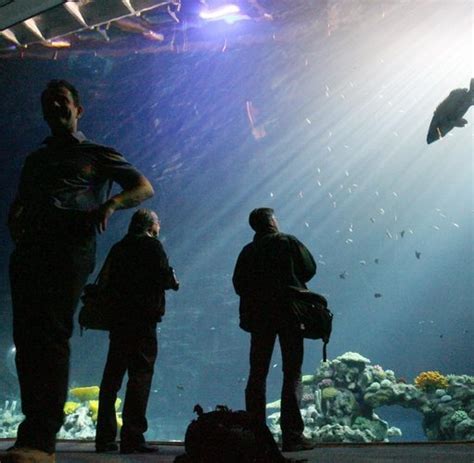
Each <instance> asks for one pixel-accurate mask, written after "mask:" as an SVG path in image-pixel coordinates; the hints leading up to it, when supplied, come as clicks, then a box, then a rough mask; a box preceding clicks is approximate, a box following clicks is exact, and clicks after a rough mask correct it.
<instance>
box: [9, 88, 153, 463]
mask: <svg viewBox="0 0 474 463" xmlns="http://www.w3.org/2000/svg"><path fill="white" fill-rule="evenodd" d="M41 104H42V109H43V116H44V119H45V120H46V122H47V123H48V125H49V127H50V129H51V136H49V137H48V138H46V139H45V140H44V142H43V145H42V146H41V147H40V148H39V149H38V150H37V151H35V152H33V153H31V154H30V155H29V156H28V157H27V158H26V160H25V163H24V166H23V169H22V171H21V177H20V184H19V187H18V193H17V196H16V198H15V201H14V202H13V204H12V206H11V208H10V212H9V217H8V225H9V229H10V233H11V236H12V239H13V241H14V242H15V250H14V251H13V253H12V256H11V259H10V283H11V291H12V304H13V338H14V342H15V346H16V366H17V371H18V380H19V383H20V393H21V403H22V411H23V414H24V415H25V419H24V420H23V422H22V423H21V424H20V427H19V428H18V434H17V440H16V443H15V445H14V447H13V448H12V449H10V451H9V453H8V455H7V456H5V457H3V459H2V462H5V463H7V462H15V463H22V462H28V463H43V462H44V463H49V462H54V461H55V455H54V452H55V443H56V433H57V432H58V431H59V429H60V427H61V425H62V423H63V416H64V413H63V407H64V403H65V400H66V397H67V388H68V375H69V353H70V351H69V338H70V337H71V334H72V329H73V316H74V310H75V307H76V305H77V302H78V299H79V296H80V294H81V292H82V288H83V286H84V284H85V283H86V280H87V277H88V275H89V274H90V273H91V272H92V270H93V268H94V264H95V246H96V244H95V243H96V241H95V233H96V231H99V233H101V232H103V231H104V230H105V229H106V227H107V223H108V220H109V218H110V216H111V215H112V214H113V213H114V212H115V211H116V210H118V209H126V208H130V207H134V206H137V205H138V204H140V203H141V202H142V201H143V200H145V199H147V198H149V197H151V196H152V195H153V193H154V192H153V188H152V186H151V184H150V182H149V181H148V180H147V179H146V177H144V176H143V175H142V174H141V173H140V172H139V171H138V170H137V169H135V168H134V167H133V166H132V165H131V164H130V163H129V162H127V161H126V160H125V159H124V157H123V156H122V155H121V154H120V153H118V152H117V151H115V150H114V149H112V148H108V147H105V146H101V145H97V144H95V143H92V142H91V141H88V140H87V139H86V137H85V136H84V135H83V134H82V133H81V132H78V131H77V126H78V120H79V118H80V117H81V116H82V114H83V111H84V110H83V107H82V106H81V104H80V101H79V94H78V92H77V90H76V89H75V88H74V86H73V85H71V84H70V83H69V82H67V81H64V80H53V81H50V82H49V83H48V85H47V88H46V89H45V90H44V91H43V93H42V95H41ZM112 182H117V183H118V184H119V185H120V187H121V188H122V191H121V192H120V193H118V194H116V195H115V196H112V197H109V196H110V188H111V185H112Z"/></svg>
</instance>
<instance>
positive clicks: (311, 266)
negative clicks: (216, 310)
mask: <svg viewBox="0 0 474 463" xmlns="http://www.w3.org/2000/svg"><path fill="white" fill-rule="evenodd" d="M315 273H316V262H315V261H314V258H313V256H312V255H311V253H310V252H309V250H308V249H307V248H306V247H305V246H304V244H303V243H301V242H300V241H299V240H298V239H297V238H296V237H294V236H292V235H287V234H285V233H279V232H269V233H262V234H260V233H256V234H255V236H254V239H253V242H252V243H249V244H247V245H246V246H244V248H243V249H242V251H241V252H240V254H239V257H238V259H237V263H236V265H235V270H234V275H233V278H232V281H233V284H234V288H235V291H236V293H237V294H238V295H239V296H240V317H241V320H240V322H241V328H242V329H244V330H246V331H249V330H250V331H253V330H254V329H256V328H259V327H263V326H265V325H273V324H275V323H278V322H279V321H280V320H281V317H282V313H281V311H284V310H285V301H286V296H287V288H288V286H297V287H300V288H305V287H306V286H305V283H307V282H308V281H309V280H310V279H311V278H312V277H313V276H314V275H315Z"/></svg>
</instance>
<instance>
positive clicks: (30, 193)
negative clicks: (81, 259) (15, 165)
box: [17, 132, 141, 242]
mask: <svg viewBox="0 0 474 463" xmlns="http://www.w3.org/2000/svg"><path fill="white" fill-rule="evenodd" d="M43 145H44V146H42V147H41V148H39V149H38V150H36V151H34V152H33V153H31V154H30V155H29V156H28V157H27V158H26V160H25V164H24V166H23V169H22V172H21V177H20V184H19V188H18V197H17V198H18V200H19V201H20V203H21V204H22V205H23V206H24V208H25V209H24V211H23V213H22V215H21V218H20V220H21V221H22V222H23V228H24V229H25V233H24V235H23V238H22V240H21V242H31V241H33V242H38V241H49V240H55V241H57V240H58V239H60V240H66V241H69V240H72V241H74V240H80V239H83V238H87V237H91V236H93V235H94V234H95V230H94V227H93V224H92V221H91V214H90V212H91V211H93V210H95V209H97V208H98V207H99V206H100V205H101V204H103V203H104V202H105V201H106V200H107V198H108V196H109V194H110V189H111V186H112V182H113V181H116V182H117V183H119V184H120V185H121V186H122V187H126V186H127V185H130V184H133V182H135V181H136V179H137V177H138V176H140V175H141V173H140V172H139V171H138V170H137V169H136V168H135V167H133V166H132V165H131V164H130V163H129V162H128V161H127V160H126V159H125V158H124V157H123V156H122V155H121V154H120V153H118V152H117V151H115V150H114V149H113V148H109V147H106V146H102V145H97V144H95V143H93V142H91V141H88V140H87V139H86V138H85V136H84V135H83V134H82V133H81V132H76V133H75V134H71V135H66V136H64V137H55V136H51V137H48V138H46V139H45V140H44V143H43Z"/></svg>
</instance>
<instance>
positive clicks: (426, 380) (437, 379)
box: [415, 371, 448, 391]
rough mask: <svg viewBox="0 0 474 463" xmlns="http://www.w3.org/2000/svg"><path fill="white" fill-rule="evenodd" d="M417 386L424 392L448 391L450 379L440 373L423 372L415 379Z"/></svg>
mask: <svg viewBox="0 0 474 463" xmlns="http://www.w3.org/2000/svg"><path fill="white" fill-rule="evenodd" d="M415 386H416V387H418V388H419V389H422V390H424V391H427V390H432V389H446V388H447V387H448V378H446V376H444V375H442V374H441V373H440V372H439V371H423V372H422V373H420V374H419V375H418V376H417V377H416V378H415Z"/></svg>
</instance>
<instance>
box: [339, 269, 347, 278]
mask: <svg viewBox="0 0 474 463" xmlns="http://www.w3.org/2000/svg"><path fill="white" fill-rule="evenodd" d="M346 276H347V272H346V271H345V270H344V271H343V272H342V273H340V274H339V278H340V279H341V280H345V279H346Z"/></svg>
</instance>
